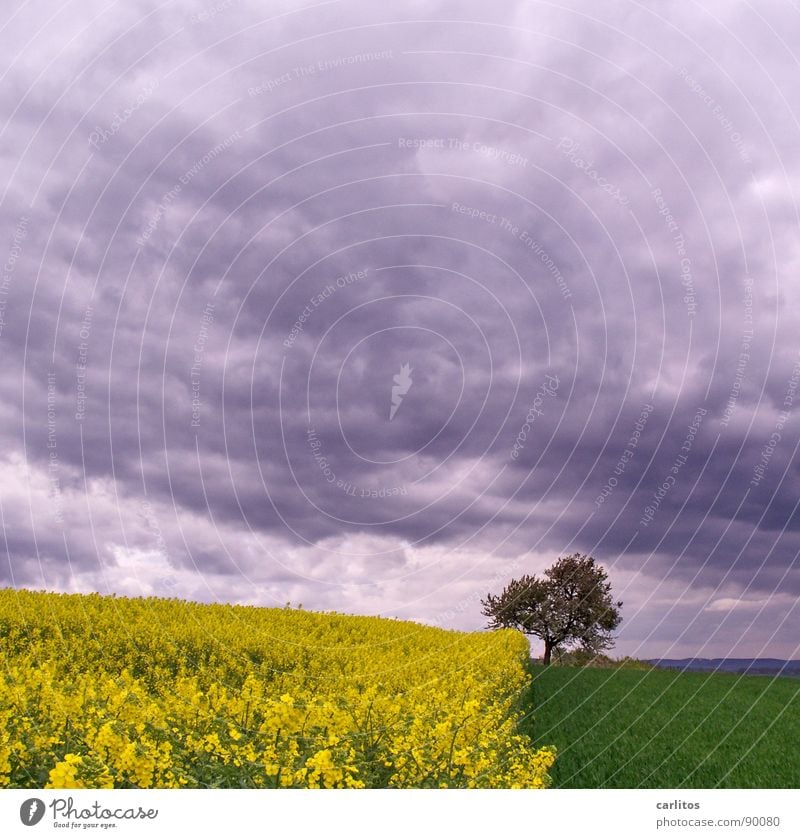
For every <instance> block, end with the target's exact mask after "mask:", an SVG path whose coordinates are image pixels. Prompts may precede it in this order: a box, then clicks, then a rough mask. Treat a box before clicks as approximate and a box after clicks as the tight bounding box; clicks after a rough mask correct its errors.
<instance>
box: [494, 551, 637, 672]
mask: <svg viewBox="0 0 800 838" xmlns="http://www.w3.org/2000/svg"><path fill="white" fill-rule="evenodd" d="M481 603H482V605H483V614H484V615H485V616H486V617H489V618H490V619H489V628H493V629H495V628H515V629H519V630H520V631H521V632H524V633H525V634H528V635H533V636H535V637H540V638H541V639H542V640H543V641H544V663H545V664H549V663H550V658H551V656H552V654H553V650H555V649H560V648H562V647H568V646H574V645H576V644H577V645H578V646H579V648H581V649H582V650H584V651H587V652H592V653H595V654H596V653H598V652H601V651H603V650H604V649H609V648H610V647H611V646H613V645H614V638H613V637H612V636H611V632H612V631H614V629H616V628H617V626H618V625H619V624H620V623H621V622H622V616H621V614H620V612H619V609H620V608H622V603H621V602H616V603H615V602H614V601H613V600H612V598H611V583H610V582H609V581H608V574H607V573H606V572H605V570H604V569H603V568H602V567H601V566H600V565H598V564H595V561H594V559H593V558H591V556H586V555H581V554H580V553H575V554H573V555H572V556H566V557H565V558H562V559H559V560H558V561H557V562H556V563H555V564H554V565H553V566H552V567H550V568H548V569H547V570H545V572H544V578H541V579H538V578H537V577H536V576H527V575H526V576H522V577H521V578H519V579H512V580H511V581H510V582H509V583H508V585H507V586H506V588H505V589H504V590H503V593H501V594H500V595H499V596H494V595H492V594H487V596H486V599H483V600H481Z"/></svg>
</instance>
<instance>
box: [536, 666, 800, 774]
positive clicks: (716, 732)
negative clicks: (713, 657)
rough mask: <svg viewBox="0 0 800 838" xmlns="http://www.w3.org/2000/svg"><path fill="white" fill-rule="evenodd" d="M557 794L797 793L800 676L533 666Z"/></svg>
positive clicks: (541, 733)
mask: <svg viewBox="0 0 800 838" xmlns="http://www.w3.org/2000/svg"><path fill="white" fill-rule="evenodd" d="M532 672H533V675H534V682H533V687H532V689H531V690H530V691H529V693H528V695H527V696H526V699H525V700H526V702H527V710H526V720H525V723H524V724H525V729H526V731H527V732H528V733H529V734H530V735H531V736H533V738H534V739H535V741H536V742H537V743H538V744H553V745H555V746H556V747H557V748H558V758H557V759H556V763H555V767H554V769H553V770H552V772H551V773H552V775H553V787H554V788H559V787H560V788H681V787H683V788H715V787H720V788H798V787H800V678H772V677H760V676H739V675H722V674H705V673H683V672H671V671H666V670H653V671H639V670H626V669H591V668H580V667H567V666H563V667H562V666H550V667H546V668H545V667H542V666H533V667H532Z"/></svg>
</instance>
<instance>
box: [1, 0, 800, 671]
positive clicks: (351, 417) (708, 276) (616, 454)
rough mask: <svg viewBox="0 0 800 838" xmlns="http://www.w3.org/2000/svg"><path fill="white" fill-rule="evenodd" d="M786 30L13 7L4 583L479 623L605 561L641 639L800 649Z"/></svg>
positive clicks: (737, 12)
mask: <svg viewBox="0 0 800 838" xmlns="http://www.w3.org/2000/svg"><path fill="white" fill-rule="evenodd" d="M51 15H52V16H53V17H52V20H50V18H51ZM38 21H50V22H48V23H45V24H44V25H43V26H42V27H41V28H40V27H39V23H38ZM796 28H797V21H796V16H793V10H791V9H789V8H788V7H786V8H784V7H782V6H775V7H772V8H770V9H768V10H767V9H763V8H761V9H754V8H751V7H749V6H748V5H747V4H738V3H735V4H727V3H726V4H722V3H718V4H712V5H711V6H705V7H703V8H700V7H695V6H683V7H670V8H669V10H666V11H664V10H660V9H652V10H651V9H646V8H643V7H641V6H639V5H634V4H629V5H626V6H619V5H618V4H612V5H606V6H604V5H601V6H596V5H593V6H592V7H591V8H590V7H589V6H588V5H586V4H584V3H569V4H564V5H563V6H561V7H558V8H556V7H551V6H546V7H543V6H536V5H532V4H528V3H515V2H509V3H506V4H501V5H500V6H493V7H491V8H489V7H487V6H486V5H485V4H479V3H476V2H468V3H461V2H459V3H456V2H433V0H431V1H430V2H422V0H418V2H406V3H403V4H397V3H395V4H392V3H390V4H388V5H386V4H383V5H380V4H370V3H367V2H331V3H324V4H316V5H313V6H309V7H308V8H304V6H303V5H302V4H299V3H285V4H283V5H281V6H280V7H277V6H274V7H270V10H269V11H268V12H267V11H265V10H264V8H263V5H262V4H258V3H255V2H251V0H224V1H223V2H218V3H208V4H207V5H206V6H205V7H202V8H200V7H198V5H197V4H189V3H173V4H170V5H169V6H168V7H164V8H162V7H161V6H159V5H158V4H157V3H155V2H145V1H144V0H140V2H138V3H133V4H129V5H128V6H126V8H125V9H124V10H120V9H117V7H116V6H115V7H113V9H112V8H111V7H107V5H106V4H104V3H100V2H92V3H84V4H82V5H81V6H80V8H78V7H77V6H74V8H73V5H72V4H67V5H66V6H65V5H64V4H59V3H54V2H51V0H40V2H38V3H24V4H21V5H20V6H19V9H18V13H17V14H16V15H15V16H13V17H12V19H11V20H10V21H9V22H8V24H7V26H6V28H5V29H4V31H3V34H2V35H0V38H2V40H3V46H4V54H6V55H7V56H8V57H9V63H8V68H7V70H6V72H5V74H4V77H3V85H2V88H1V89H2V93H0V98H2V101H3V104H4V106H5V110H6V112H7V113H9V114H10V115H11V118H10V119H9V120H8V121H7V123H6V124H5V126H4V129H3V143H2V146H0V148H2V149H3V151H2V152H0V155H2V160H3V164H4V167H5V168H6V170H7V177H6V178H5V179H4V181H5V182H4V194H3V203H2V230H3V231H4V236H3V241H2V242H0V256H2V262H1V263H0V264H4V265H5V267H4V268H3V273H2V275H1V276H0V305H2V309H0V314H2V318H1V319H0V326H2V330H0V352H2V358H3V363H4V375H3V378H2V380H0V390H1V392H0V395H1V396H2V400H1V401H0V410H1V411H2V414H0V418H2V420H3V421H2V423H1V424H0V434H2V444H3V454H2V471H1V472H0V480H1V481H2V489H3V491H2V496H1V497H2V514H3V521H2V526H3V531H4V535H5V541H4V547H5V548H7V554H8V561H7V562H6V563H4V564H3V565H2V566H0V578H2V579H3V580H5V581H6V582H9V583H13V584H17V585H25V586H29V587H49V588H55V589H63V590H92V589H99V590H115V591H119V592H122V593H159V594H167V595H175V594H178V595H182V596H190V597H194V598H198V599H203V600H213V599H225V600H235V601H242V602H257V603H263V604H275V603H278V604H282V603H283V602H285V601H287V600H291V601H294V602H298V601H301V602H303V604H304V605H305V606H307V607H316V608H330V609H335V610H339V611H359V612H370V613H384V614H395V615H397V616H402V617H409V618H413V619H421V620H428V621H431V622H437V623H439V624H442V625H449V626H455V627H464V628H476V627H478V626H480V624H481V618H480V613H479V612H480V609H479V604H478V600H479V598H480V596H481V595H483V594H485V592H486V590H489V589H492V588H498V587H500V586H501V585H502V584H503V582H504V580H505V579H507V578H509V576H511V575H513V574H514V573H517V574H519V573H521V572H526V571H527V572H539V571H541V570H542V569H544V568H545V567H546V566H547V565H548V564H549V563H551V562H552V560H553V559H554V558H555V557H556V556H558V555H559V554H563V553H565V552H567V551H570V552H571V551H575V550H580V551H585V552H590V553H592V554H593V555H595V556H596V557H597V558H598V559H599V560H600V561H601V562H603V563H604V564H606V565H608V566H610V567H611V568H612V574H613V577H614V579H615V581H616V583H617V588H618V589H619V590H620V592H621V595H622V597H623V599H625V602H626V606H625V618H626V619H625V623H624V627H623V632H622V635H621V640H620V644H619V648H620V651H623V652H631V653H637V654H641V655H643V656H655V655H661V656H670V655H671V656H673V657H677V656H680V655H681V654H687V655H688V654H704V655H708V656H712V655H723V654H733V653H737V654H740V655H751V654H759V653H763V654H771V655H773V656H781V655H783V656H791V655H794V654H795V653H796V638H793V637H791V636H790V633H789V632H788V631H787V629H786V626H787V625H788V624H790V622H791V620H792V617H793V614H794V611H793V609H794V605H795V603H796V597H797V594H798V581H797V580H798V575H797V565H796V556H797V555H798V552H800V515H798V512H797V500H796V499H797V497H798V489H799V488H800V474H799V473H798V467H797V464H796V454H797V446H798V443H800V424H798V418H797V415H796V414H797V405H798V403H800V393H799V392H798V391H800V366H798V362H799V361H800V355H798V348H797V344H796V334H795V333H796V326H795V323H794V318H793V311H795V310H796V309H797V305H798V303H799V302H800V299H798V297H800V295H799V294H798V286H797V269H798V265H800V251H799V250H798V245H797V235H796V232H797V223H798V220H800V219H799V218H798V209H797V200H796V199H797V195H796V189H797V186H798V172H799V171H800V160H798V148H800V144H798V142H797V139H798V129H799V128H800V123H798V113H797V111H798V102H797V96H796V92H795V87H794V86H793V84H792V82H791V80H792V79H793V78H794V77H795V76H796V73H797V57H796V55H795V54H794V53H793V51H792V47H791V45H792V43H794V40H793V39H792V38H791V34H792V33H793V31H794V30H796ZM795 34H796V33H795ZM697 638H702V643H700V644H699V645H698V640H697Z"/></svg>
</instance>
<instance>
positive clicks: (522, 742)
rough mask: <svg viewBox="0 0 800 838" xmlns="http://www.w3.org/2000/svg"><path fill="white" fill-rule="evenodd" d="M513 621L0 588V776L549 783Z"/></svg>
mask: <svg viewBox="0 0 800 838" xmlns="http://www.w3.org/2000/svg"><path fill="white" fill-rule="evenodd" d="M527 659H528V641H527V640H526V639H525V637H524V636H523V635H522V634H520V633H518V632H514V631H510V630H509V631H497V632H490V633H462V632H455V631H445V630H442V629H437V628H431V627H427V626H422V625H418V624H416V623H410V622H402V621H396V620H386V619H380V618H377V617H351V616H344V615H339V614H320V613H312V612H305V611H302V610H297V609H288V608H287V609H274V608H254V607H243V606H223V605H200V604H196V603H189V602H184V601H180V600H166V599H154V598H150V599H126V598H118V597H102V596H99V595H96V594H90V595H82V594H70V595H65V594H50V593H35V592H30V591H15V590H9V589H5V590H0V660H1V661H2V663H1V664H0V786H4V787H15V788H37V787H39V788H40V787H48V788H60V789H61V788H150V787H157V788H172V787H178V788H180V787H183V788H208V787H213V788H280V787H292V788H365V787H397V788H428V787H432V788H440V787H444V788H508V787H524V788H544V787H546V786H548V785H549V783H550V780H549V771H550V769H551V767H552V765H553V762H554V759H555V751H554V750H553V749H552V748H550V747H548V746H546V745H545V746H542V747H539V748H535V747H534V746H533V744H532V741H531V739H530V738H529V737H528V736H527V735H526V734H524V733H521V732H520V731H519V729H518V725H519V722H520V718H521V715H520V714H521V712H522V711H521V706H520V701H521V696H522V694H523V693H525V691H526V689H527V687H528V685H529V680H530V676H529V674H528V673H527V671H526V666H525V663H526V661H527Z"/></svg>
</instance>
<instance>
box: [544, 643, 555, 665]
mask: <svg viewBox="0 0 800 838" xmlns="http://www.w3.org/2000/svg"><path fill="white" fill-rule="evenodd" d="M552 653H553V644H552V643H550V641H548V640H545V641H544V657H543V658H542V663H543V664H544V665H545V666H549V665H550V656H551V655H552Z"/></svg>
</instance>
